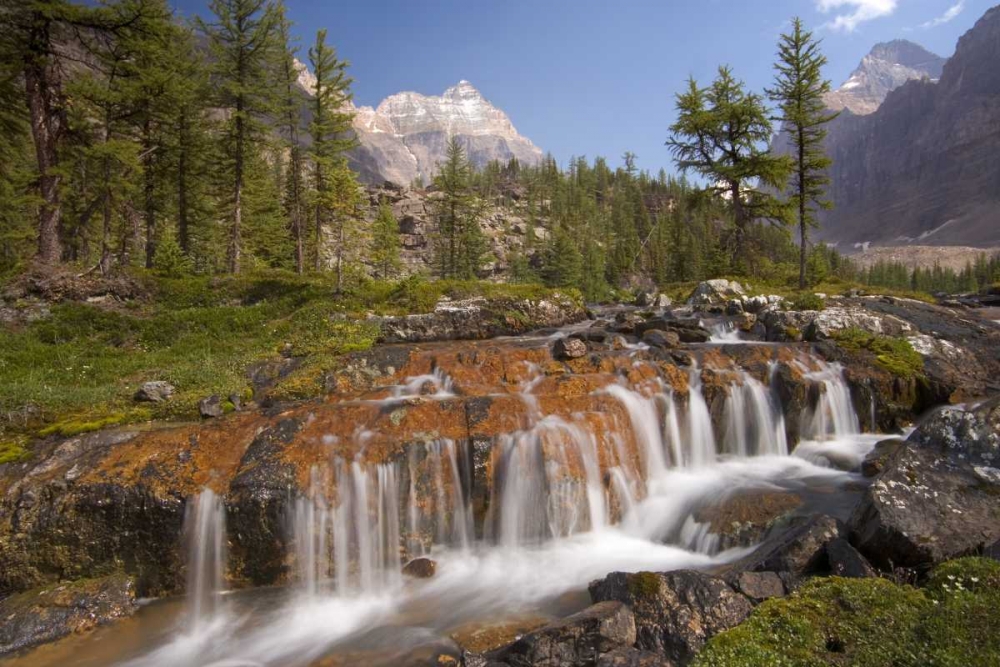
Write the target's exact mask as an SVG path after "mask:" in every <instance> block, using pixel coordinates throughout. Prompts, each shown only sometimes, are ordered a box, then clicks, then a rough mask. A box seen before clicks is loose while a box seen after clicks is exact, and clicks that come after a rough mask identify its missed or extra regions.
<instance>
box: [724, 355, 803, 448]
mask: <svg viewBox="0 0 1000 667" xmlns="http://www.w3.org/2000/svg"><path fill="white" fill-rule="evenodd" d="M740 378H741V382H740V383H739V384H734V385H733V386H732V387H730V389H729V396H728V397H727V398H726V409H725V417H726V430H725V436H724V444H723V446H724V449H725V451H727V452H729V453H730V454H735V455H737V456H766V455H775V456H784V455H786V454H788V441H787V438H786V436H785V418H784V415H783V414H782V413H781V410H780V408H779V407H778V406H777V405H775V403H774V401H773V400H772V396H771V392H770V391H769V390H768V389H767V388H766V387H765V386H764V385H763V384H761V383H760V382H759V381H758V380H757V379H756V378H754V377H753V376H751V375H749V374H748V373H746V372H745V371H740Z"/></svg>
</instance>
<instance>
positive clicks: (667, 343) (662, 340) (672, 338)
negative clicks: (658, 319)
mask: <svg viewBox="0 0 1000 667" xmlns="http://www.w3.org/2000/svg"><path fill="white" fill-rule="evenodd" d="M642 342H643V343H645V344H646V345H649V346H650V347H659V348H663V349H670V348H674V347H677V346H678V345H680V342H681V337H680V336H678V335H677V332H675V331H661V330H659V329H650V330H648V331H646V332H645V333H643V334H642Z"/></svg>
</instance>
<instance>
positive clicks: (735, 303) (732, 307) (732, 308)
mask: <svg viewBox="0 0 1000 667" xmlns="http://www.w3.org/2000/svg"><path fill="white" fill-rule="evenodd" d="M742 314H743V302H742V301H741V300H739V299H730V300H729V301H727V302H726V315H730V316H732V315H742Z"/></svg>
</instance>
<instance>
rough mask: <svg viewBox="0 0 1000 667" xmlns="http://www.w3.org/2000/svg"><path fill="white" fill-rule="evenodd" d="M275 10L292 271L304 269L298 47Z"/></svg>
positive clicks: (288, 25) (285, 20)
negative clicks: (279, 51)
mask: <svg viewBox="0 0 1000 667" xmlns="http://www.w3.org/2000/svg"><path fill="white" fill-rule="evenodd" d="M277 12H278V20H277V26H278V42H279V48H280V49H281V56H280V58H279V60H278V72H277V76H278V77H279V80H280V81H281V102H280V105H279V106H280V113H279V117H280V123H281V133H282V137H283V139H284V140H285V143H286V147H287V149H288V169H287V172H286V178H285V193H284V205H285V212H286V214H287V216H288V228H289V230H290V231H291V233H292V239H293V241H294V247H295V251H294V252H295V271H296V272H297V273H299V274H300V275H301V274H302V272H303V271H304V270H305V219H304V218H305V204H304V191H305V188H304V187H303V176H304V174H303V160H302V145H301V142H300V141H299V134H300V131H301V124H302V106H303V98H302V93H301V91H300V89H299V84H298V81H299V73H300V67H301V66H300V65H299V63H298V61H297V60H296V53H297V52H298V47H296V46H295V45H294V44H293V43H292V36H291V26H292V24H291V21H289V20H288V17H287V16H286V15H285V5H284V3H281V4H279V5H278V8H277Z"/></svg>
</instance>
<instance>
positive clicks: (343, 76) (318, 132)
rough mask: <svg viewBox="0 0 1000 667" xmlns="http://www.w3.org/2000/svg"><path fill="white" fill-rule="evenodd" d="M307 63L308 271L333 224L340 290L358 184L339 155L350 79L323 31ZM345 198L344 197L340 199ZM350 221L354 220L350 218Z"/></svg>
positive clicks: (345, 138) (350, 141)
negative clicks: (311, 189)
mask: <svg viewBox="0 0 1000 667" xmlns="http://www.w3.org/2000/svg"><path fill="white" fill-rule="evenodd" d="M309 61H310V63H311V64H312V68H313V74H314V76H315V77H316V90H315V91H314V95H313V117H312V121H311V122H310V124H309V132H310V134H311V135H312V143H313V145H312V158H313V177H314V181H315V193H314V203H315V226H314V237H313V245H314V248H313V253H314V255H313V268H314V269H316V270H317V271H319V270H320V268H321V266H322V252H323V240H324V239H323V230H324V228H325V227H326V226H327V225H330V224H332V225H334V226H335V228H336V229H335V230H334V234H333V237H334V243H335V244H336V248H335V249H334V252H335V255H336V264H337V289H338V290H340V289H341V288H342V286H343V264H344V262H343V259H344V256H345V253H346V252H347V250H348V249H347V247H346V244H347V243H348V242H351V243H355V240H354V239H350V241H349V235H348V234H347V231H348V228H349V227H350V224H351V222H353V221H354V219H351V218H343V219H341V218H339V217H338V216H356V213H355V212H354V210H355V208H356V199H357V197H358V192H357V191H358V185H357V182H356V180H355V181H351V182H348V181H349V180H350V179H352V178H353V175H352V172H351V171H350V170H349V169H348V168H347V160H346V158H345V156H344V153H345V152H346V151H348V150H350V149H351V148H352V147H353V146H354V145H355V142H356V139H355V138H354V136H353V134H351V132H350V130H351V119H352V114H351V113H349V112H348V111H346V110H345V109H346V108H347V106H348V105H347V103H348V102H349V101H350V100H351V92H350V87H351V83H352V79H351V78H350V77H349V76H347V66H348V63H347V61H345V60H340V59H338V58H337V53H336V51H335V50H334V49H332V48H331V47H330V46H328V45H327V43H326V30H320V31H318V32H317V33H316V43H315V45H314V46H313V47H312V48H311V49H309ZM345 198H346V199H345ZM355 219H356V218H355Z"/></svg>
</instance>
